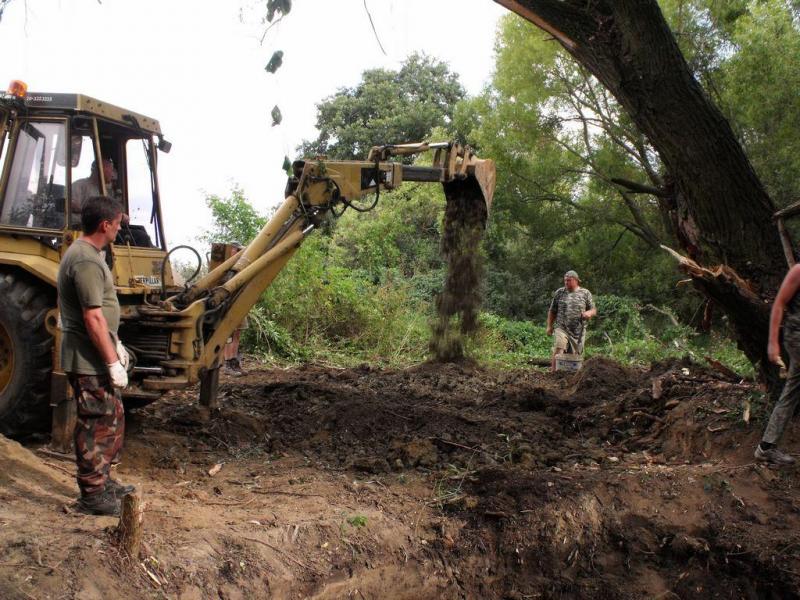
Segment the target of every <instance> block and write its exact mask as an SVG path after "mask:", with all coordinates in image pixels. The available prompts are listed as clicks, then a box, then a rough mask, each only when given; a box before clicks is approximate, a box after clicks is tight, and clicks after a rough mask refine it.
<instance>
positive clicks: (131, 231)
mask: <svg viewBox="0 0 800 600" xmlns="http://www.w3.org/2000/svg"><path fill="white" fill-rule="evenodd" d="M146 144H149V140H142V139H131V140H128V141H127V143H126V144H125V158H126V160H125V174H126V184H127V188H128V216H129V217H130V227H129V228H128V227H123V231H121V232H120V233H121V234H123V235H128V236H130V238H131V240H130V241H131V245H132V246H148V247H155V246H158V244H159V235H158V225H159V224H158V213H157V211H156V210H155V199H154V197H153V177H152V174H151V171H150V161H149V160H148V156H147V153H148V152H149V151H150V146H149V145H146Z"/></svg>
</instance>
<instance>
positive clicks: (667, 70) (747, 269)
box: [496, 0, 786, 387]
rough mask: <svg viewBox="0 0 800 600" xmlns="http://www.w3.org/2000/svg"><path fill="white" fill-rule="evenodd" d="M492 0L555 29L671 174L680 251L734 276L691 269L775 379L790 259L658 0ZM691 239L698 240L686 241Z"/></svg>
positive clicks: (768, 204) (767, 205) (768, 205)
mask: <svg viewBox="0 0 800 600" xmlns="http://www.w3.org/2000/svg"><path fill="white" fill-rule="evenodd" d="M496 1H497V2H498V3H499V4H502V5H504V6H506V7H507V8H509V9H510V10H513V11H514V12H517V13H518V14H520V15H521V16H522V17H523V18H526V19H527V20H529V21H531V22H533V23H534V24H536V25H537V26H539V27H541V28H542V29H544V30H545V31H548V32H549V33H550V34H552V35H553V37H554V38H555V39H556V40H558V42H559V43H560V44H561V45H562V46H563V47H564V48H565V49H566V50H567V52H569V53H570V54H571V55H572V56H573V57H574V58H575V59H576V60H577V61H578V62H580V63H581V64H582V65H583V66H584V67H585V68H586V69H588V70H589V71H590V72H591V73H592V74H593V75H594V76H595V77H597V79H598V80H599V81H600V82H601V83H602V84H603V85H604V86H606V87H607V88H608V90H609V91H610V92H611V93H612V94H613V95H614V97H615V98H616V99H617V101H618V102H619V103H620V104H621V105H622V106H623V107H624V109H625V110H626V111H627V112H628V114H629V115H630V116H631V118H632V120H633V121H634V123H636V125H637V126H638V127H639V129H640V130H641V131H642V132H643V133H644V134H645V135H646V136H647V137H648V138H649V140H650V142H651V144H652V145H653V147H654V148H655V149H656V150H657V151H658V153H659V155H660V156H661V160H662V161H663V163H664V165H665V167H666V169H667V176H668V179H669V181H670V182H671V183H672V187H673V189H672V196H673V197H674V198H675V199H676V210H677V211H678V213H679V216H678V218H677V219H676V220H675V223H676V228H677V229H678V231H676V232H675V234H676V237H677V239H679V240H681V242H682V243H683V244H684V250H686V251H690V253H691V254H692V257H693V258H698V259H701V260H703V261H704V262H705V263H706V264H712V265H713V264H715V263H716V264H721V265H725V266H726V267H728V268H730V269H732V270H733V272H734V274H735V275H738V277H733V278H730V277H722V278H721V277H719V276H717V275H714V274H713V273H716V271H715V270H713V269H711V270H707V272H705V276H704V277H698V276H697V273H694V272H692V271H691V270H688V269H687V270H688V271H689V273H690V274H691V275H692V276H693V278H694V281H695V285H697V287H698V288H700V289H701V290H702V291H703V292H705V293H706V294H707V295H708V296H709V297H710V298H712V299H713V300H714V301H715V303H716V304H717V305H718V306H720V307H721V308H722V309H723V310H724V311H725V312H726V314H727V315H728V317H729V318H730V320H731V324H732V325H733V327H734V328H735V330H736V332H737V334H738V337H739V342H740V346H741V348H742V349H743V350H744V352H745V353H746V354H747V356H748V358H750V360H751V361H753V363H754V364H760V366H761V367H762V373H763V375H764V376H765V377H766V378H767V380H768V381H769V382H770V383H771V384H772V387H774V386H775V385H777V383H776V382H777V381H778V379H777V373H776V372H775V371H774V370H773V369H772V368H771V367H770V366H768V362H767V360H766V345H767V324H768V318H769V302H770V301H771V300H772V299H773V297H774V294H775V292H776V290H777V288H778V286H779V285H780V282H781V279H782V277H783V275H784V273H785V271H786V267H785V263H784V260H783V255H782V252H781V242H780V238H779V236H778V232H777V229H776V227H775V225H774V224H773V222H772V214H773V212H774V206H773V204H772V201H771V200H770V198H769V196H768V195H767V193H766V191H765V189H764V187H763V185H762V184H761V182H760V181H759V179H758V177H757V176H756V174H755V171H754V170H753V167H752V165H751V164H750V162H749V160H748V159H747V156H746V155H745V154H744V151H743V150H742V147H741V145H740V144H739V142H738V141H737V139H736V136H735V135H734V133H733V130H732V129H731V127H730V125H729V123H728V122H727V121H726V120H725V118H724V117H723V116H722V113H721V112H720V111H719V110H718V109H717V107H716V106H715V105H714V104H713V102H711V100H710V99H709V97H708V96H707V95H706V94H705V93H704V91H703V89H702V87H701V86H700V84H699V83H698V81H697V80H696V79H695V78H694V76H693V74H692V72H691V71H690V69H689V67H688V65H687V64H686V61H685V60H684V58H683V55H682V54H681V52H680V50H679V48H678V45H677V43H676V42H675V38H674V36H673V35H672V32H671V31H670V29H669V27H668V25H667V23H666V21H665V19H664V16H663V14H662V13H661V9H660V8H659V6H658V3H657V2H656V0H496ZM680 213H684V214H682V215H681V214H680ZM692 237H694V238H696V239H694V240H692V239H691V238H692ZM696 243H699V244H700V248H697V247H695V248H692V246H693V245H695V244H696ZM683 266H684V268H685V269H686V265H683ZM709 273H712V275H709ZM741 285H744V286H745V287H747V288H748V289H747V290H741V289H738V288H737V286H741ZM765 369H766V370H765Z"/></svg>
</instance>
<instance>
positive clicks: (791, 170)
mask: <svg viewBox="0 0 800 600" xmlns="http://www.w3.org/2000/svg"><path fill="white" fill-rule="evenodd" d="M747 7H748V10H747V11H746V12H744V13H743V14H741V16H739V18H737V19H736V20H735V21H734V22H733V25H732V28H731V36H730V41H731V43H732V44H733V45H734V48H735V52H734V53H733V54H732V55H731V56H730V58H728V59H727V60H726V61H725V62H724V63H723V64H722V66H721V67H720V74H719V77H720V86H719V87H720V94H721V97H722V101H723V106H724V107H725V108H726V110H727V112H728V115H729V117H730V118H731V120H732V121H733V123H734V125H735V127H736V129H737V131H738V133H739V137H740V139H741V141H742V143H743V145H744V147H745V150H746V152H747V154H748V156H749V157H750V159H751V160H752V162H753V164H754V166H755V167H756V171H757V172H758V174H759V177H760V178H761V180H762V181H763V182H764V184H765V185H766V187H767V190H768V191H769V193H770V195H771V196H772V198H773V200H774V201H775V203H776V204H777V205H778V206H781V207H782V206H786V205H788V204H790V203H791V202H796V201H797V199H798V198H800V136H798V131H800V102H798V97H797V93H798V92H797V91H798V90H799V89H800V26H798V24H799V23H800V21H798V19H797V16H796V15H795V16H794V18H793V15H792V13H791V11H790V10H789V9H788V8H787V7H786V3H785V2H784V1H782V0H763V1H760V2H750V3H748V4H747Z"/></svg>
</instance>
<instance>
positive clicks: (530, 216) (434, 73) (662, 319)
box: [206, 0, 800, 375]
mask: <svg viewBox="0 0 800 600" xmlns="http://www.w3.org/2000/svg"><path fill="white" fill-rule="evenodd" d="M660 5H661V7H662V10H663V11H664V14H665V16H666V18H667V20H668V22H669V23H670V26H671V27H672V28H673V31H674V32H675V33H676V39H677V41H678V43H679V44H680V46H681V49H682V51H683V53H684V55H685V56H686V59H687V62H688V63H689V65H690V67H691V68H692V69H693V71H694V73H695V75H696V76H697V77H698V79H699V80H700V81H702V82H703V84H704V86H705V87H706V89H707V90H708V91H709V93H710V94H712V95H713V96H714V98H715V99H716V100H717V102H718V103H720V104H721V106H722V108H723V110H724V111H725V112H726V114H727V116H728V117H729V119H730V120H731V123H732V125H733V127H734V130H735V131H736V132H737V134H738V135H739V137H740V139H741V141H742V143H743V144H744V147H745V148H746V150H747V152H748V155H749V156H750V158H751V160H752V162H753V164H754V166H755V167H756V169H757V171H758V173H759V175H760V177H761V178H762V180H763V181H764V183H765V185H766V186H767V188H768V190H769V191H770V193H771V195H772V196H773V198H774V199H775V201H776V204H778V205H779V206H783V205H785V204H787V203H788V202H790V201H793V200H796V199H797V198H800V141H798V140H800V138H798V136H797V134H796V132H797V131H798V130H800V103H798V102H797V98H796V90H797V89H799V88H800V33H799V30H798V23H800V15H798V10H797V3H796V2H788V1H787V0H731V1H730V2H719V1H718V0H661V1H660ZM496 50H497V62H496V69H495V72H494V76H493V79H492V84H491V86H489V87H487V88H486V89H485V91H484V92H483V93H482V94H480V95H479V96H477V97H474V98H466V99H465V98H464V92H463V89H462V88H461V86H460V84H459V83H458V78H457V76H456V75H455V74H453V73H451V72H450V71H449V69H448V68H447V66H446V65H445V64H444V63H441V62H439V61H436V60H434V59H431V58H428V57H425V56H424V55H413V56H411V57H409V58H408V59H407V60H406V62H405V63H404V64H403V65H402V67H401V68H400V70H399V71H391V70H385V69H375V70H371V71H366V72H365V73H364V74H363V76H362V80H361V82H359V83H358V84H357V85H356V86H354V87H352V88H343V89H340V90H339V91H338V92H336V93H335V94H333V95H332V96H330V97H329V98H327V99H326V100H324V101H323V102H322V103H320V104H319V105H318V119H317V126H318V128H319V136H318V137H317V138H316V139H315V140H313V141H309V142H305V144H304V145H303V147H302V150H303V152H304V153H305V154H307V155H308V154H327V155H328V156H330V157H333V158H342V159H349V158H363V157H364V156H365V154H366V152H367V151H368V149H369V148H370V147H371V146H373V145H376V144H383V143H393V142H405V141H415V140H420V139H424V138H429V136H437V137H453V136H454V137H455V138H456V139H457V140H459V141H461V142H464V143H468V144H470V145H472V146H473V147H475V148H477V149H478V150H479V154H480V155H481V156H483V157H491V158H493V159H494V160H495V161H496V164H497V175H498V180H497V188H496V192H495V200H494V204H493V207H492V211H491V215H490V220H489V223H488V226H487V230H486V234H485V237H484V249H483V251H484V253H485V257H486V270H485V272H486V280H485V289H484V291H485V294H484V295H485V303H484V310H485V312H484V313H483V314H482V315H481V317H480V322H481V330H480V332H479V335H478V336H477V338H476V339H475V340H473V341H472V342H471V343H472V351H473V352H474V353H475V354H476V355H479V356H480V357H481V358H483V359H486V360H488V361H489V362H490V363H492V364H495V365H499V366H520V365H528V364H529V363H530V361H531V360H533V359H542V358H545V357H548V356H549V354H550V345H551V343H552V340H551V339H550V338H549V337H548V336H547V335H546V334H545V328H544V323H545V316H546V311H547V308H548V305H549V302H550V299H551V297H552V293H553V291H554V290H555V289H556V288H558V287H560V285H561V278H562V274H563V273H564V271H566V270H567V269H570V268H574V269H576V270H577V271H578V272H579V273H581V276H582V280H583V283H584V285H586V287H588V288H589V289H591V290H592V292H593V293H594V295H595V300H596V302H597V305H598V310H599V316H598V318H597V319H596V320H593V321H592V323H591V325H590V328H589V339H588V341H587V353H588V354H589V355H592V354H603V355H609V356H611V357H613V358H615V359H617V360H621V361H623V362H626V363H634V364H645V363H647V362H648V361H651V360H657V359H661V358H666V357H674V356H684V355H690V356H693V357H694V358H696V359H697V360H698V361H702V360H703V357H704V356H706V355H709V356H713V357H715V358H717V359H718V360H721V361H722V362H723V363H725V364H727V365H729V366H730V367H731V368H733V369H734V370H736V371H738V372H740V373H742V374H745V375H747V374H751V373H752V368H751V367H750V366H749V365H748V364H747V363H746V361H745V360H744V357H743V355H742V354H741V353H740V352H739V351H738V350H737V349H736V348H735V346H734V345H733V344H732V343H731V342H730V341H729V340H728V339H727V338H726V337H725V336H724V335H722V334H714V335H712V336H707V335H700V334H698V333H697V332H696V331H695V330H694V329H693V328H692V327H690V326H689V324H692V323H694V324H696V322H695V321H696V315H698V314H700V312H701V311H699V309H700V308H701V306H702V299H701V298H699V297H698V295H697V292H692V291H687V288H685V287H681V288H678V287H677V285H676V283H677V282H678V280H679V278H680V274H679V272H678V271H677V269H676V268H675V264H674V261H673V260H672V259H671V258H670V257H669V256H668V255H667V254H665V253H664V252H663V251H662V250H661V249H660V248H659V243H666V244H667V245H673V246H676V245H677V243H676V241H675V240H674V239H673V237H672V235H673V234H672V231H671V225H670V218H671V215H670V214H669V212H668V206H667V203H665V202H663V200H662V199H661V198H659V197H657V196H650V195H647V194H628V195H623V194H621V188H619V187H618V186H617V185H616V184H613V183H611V179H612V178H623V179H627V180H629V181H633V182H637V183H639V184H644V185H647V186H652V187H661V186H663V185H664V167H663V166H662V165H661V163H660V161H659V159H658V157H657V155H656V153H655V152H654V151H653V149H652V147H651V146H650V145H649V143H648V141H647V139H646V138H645V137H644V136H642V134H641V133H640V132H639V131H638V130H637V129H636V128H635V127H634V126H633V125H632V123H631V121H630V119H629V118H628V117H627V116H626V115H625V113H624V111H623V110H621V108H620V107H619V106H618V105H617V104H616V102H615V100H614V99H613V98H612V97H610V96H609V94H608V93H607V92H606V91H605V90H604V89H603V87H602V86H601V85H600V84H599V83H598V82H597V81H595V80H594V79H593V78H592V77H590V76H589V75H588V74H587V73H586V72H585V71H583V70H582V69H581V68H579V67H578V66H577V65H576V64H575V63H574V62H573V61H572V59H571V58H570V57H568V56H567V55H566V54H565V53H564V52H563V51H562V50H561V49H560V48H559V46H558V44H555V43H553V42H552V40H551V39H549V37H548V36H547V35H546V34H544V33H542V32H541V31H539V30H537V29H535V28H533V27H531V26H530V24H528V23H525V22H524V21H523V20H521V19H519V18H516V17H512V16H509V17H508V18H505V19H503V20H502V21H501V25H500V29H499V32H498V38H497V44H496ZM208 203H209V206H210V207H211V209H212V213H213V216H214V224H213V227H212V229H211V230H210V231H209V232H208V234H207V236H206V239H207V240H208V241H232V240H234V239H236V240H239V241H242V242H246V241H248V240H250V239H251V238H252V237H253V236H254V235H255V234H256V232H257V231H258V230H259V229H260V227H261V226H262V225H263V223H264V221H265V217H264V216H263V215H260V214H259V213H258V212H257V211H255V210H254V209H253V208H252V207H251V206H250V205H249V204H248V203H247V201H246V199H245V198H244V196H243V194H242V192H241V190H238V189H234V190H233V191H232V193H231V194H230V196H229V197H227V198H220V197H216V196H211V197H209V199H208ZM443 207H444V200H443V196H442V193H441V191H440V188H439V186H432V185H424V184H406V185H405V186H404V187H403V188H402V189H400V190H398V191H395V192H393V193H391V194H388V193H387V194H382V196H381V201H380V203H379V204H378V206H377V208H376V209H375V210H374V211H372V212H368V213H364V214H356V213H355V212H354V211H348V212H346V213H345V214H344V215H343V216H342V217H341V218H340V219H338V221H337V222H335V223H334V224H332V225H331V226H329V227H327V228H326V229H325V231H324V232H321V233H317V234H315V235H314V236H312V237H311V238H310V239H308V240H307V241H306V242H305V243H304V245H303V246H302V247H301V248H300V250H299V251H298V252H297V253H296V255H295V257H294V258H293V259H292V260H291V261H290V262H289V263H288V264H287V266H286V267H285V268H284V269H283V271H282V272H281V274H280V275H279V276H278V278H277V279H276V281H275V283H274V284H273V285H272V286H271V287H270V288H269V289H268V290H267V291H266V293H265V294H264V296H263V297H262V299H261V300H260V302H259V304H258V306H257V307H256V308H255V309H254V311H253V313H252V319H251V322H252V326H251V328H250V329H249V330H248V332H247V333H246V334H245V343H246V344H247V345H248V347H249V349H250V351H254V350H255V351H258V352H261V353H264V354H269V355H270V356H273V357H277V358H280V359H283V360H320V359H323V360H331V361H335V362H340V363H345V364H352V363H354V362H360V361H364V360H367V361H372V362H380V363H387V364H408V363H410V362H415V361H419V360H423V359H425V358H426V355H425V348H426V347H427V341H428V338H429V335H430V324H431V318H432V314H433V299H434V297H435V295H436V293H438V292H439V290H440V289H441V286H442V281H443V275H444V273H443V263H442V260H441V258H440V256H439V243H440V235H441V221H442V212H443ZM720 325H722V326H723V327H724V324H720ZM723 331H724V330H723Z"/></svg>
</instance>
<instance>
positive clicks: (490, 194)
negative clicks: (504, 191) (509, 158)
mask: <svg viewBox="0 0 800 600" xmlns="http://www.w3.org/2000/svg"><path fill="white" fill-rule="evenodd" d="M471 162H472V163H473V168H472V176H473V177H474V178H475V180H476V181H477V183H478V186H479V187H480V189H481V193H482V194H483V201H484V202H485V203H486V212H487V213H488V212H489V210H490V209H491V208H492V200H493V199H494V188H495V185H496V184H497V171H496V169H495V166H494V161H493V160H491V159H488V158H483V159H481V158H472V159H471Z"/></svg>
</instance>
